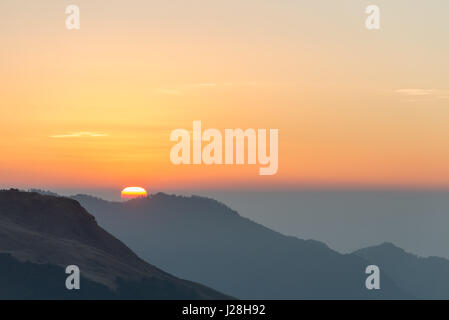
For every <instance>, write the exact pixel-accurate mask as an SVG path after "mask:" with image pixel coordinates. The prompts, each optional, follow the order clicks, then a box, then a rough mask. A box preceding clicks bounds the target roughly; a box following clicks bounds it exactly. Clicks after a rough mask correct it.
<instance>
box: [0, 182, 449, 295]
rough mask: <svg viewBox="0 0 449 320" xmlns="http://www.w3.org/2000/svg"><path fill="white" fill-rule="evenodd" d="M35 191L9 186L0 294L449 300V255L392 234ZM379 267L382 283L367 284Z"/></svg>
mask: <svg viewBox="0 0 449 320" xmlns="http://www.w3.org/2000/svg"><path fill="white" fill-rule="evenodd" d="M38 192H39V193H38ZM38 192H21V191H18V190H8V191H0V299H11V298H15V299H28V298H29V299H54V298H57V299H227V298H230V296H233V297H237V298H242V299H448V298H449V277H448V275H449V260H446V259H443V258H437V257H429V258H422V257H418V256H416V255H413V254H410V253H407V252H405V251H404V250H402V249H400V248H398V247H396V246H394V245H393V244H391V243H384V244H381V245H378V246H373V247H369V248H365V249H361V250H357V251H355V252H353V253H351V254H340V253H338V252H336V251H334V250H332V249H330V248H329V247H328V246H326V245H325V244H323V243H321V242H318V241H313V240H301V239H298V238H295V237H288V236H284V235H282V234H280V233H278V232H275V231H273V230H270V229H268V228H266V227H264V226H262V225H260V224H257V223H255V222H253V221H251V220H248V219H246V218H244V217H241V216H240V215H239V214H238V213H237V212H235V211H233V210H232V209H230V208H228V207H227V206H225V205H223V204H222V203H220V202H217V201H215V200H212V199H208V198H202V197H196V196H192V197H181V196H174V195H167V194H163V193H158V194H155V195H152V196H150V197H148V198H139V199H134V200H129V201H126V202H109V201H105V200H102V199H99V198H95V197H92V196H88V195H77V196H73V197H72V199H70V198H66V197H60V196H58V195H56V194H53V193H48V192H43V191H38ZM75 200H76V201H75ZM86 209H87V210H88V211H89V212H90V213H92V214H93V215H94V216H95V218H94V216H92V215H91V214H90V213H88V212H87V211H86ZM97 221H98V223H99V224H100V225H101V226H102V227H104V228H106V230H108V231H110V232H111V233H112V234H114V236H116V237H118V238H119V239H121V240H122V241H124V243H126V245H128V246H130V247H131V248H132V249H133V250H134V251H135V252H136V253H137V254H138V255H139V256H141V257H143V258H144V259H145V260H146V261H149V262H151V263H152V264H151V265H150V264H148V263H146V262H144V261H143V260H141V259H140V258H139V257H138V256H137V255H136V254H134V253H133V252H132V251H131V250H130V249H129V248H128V247H127V246H126V245H125V244H123V243H122V242H120V241H119V240H117V239H116V238H114V236H112V235H110V234H109V233H107V232H106V231H105V230H103V229H102V228H101V227H99V226H98V224H97ZM69 264H75V265H78V266H79V267H80V269H81V270H82V277H83V278H82V290H80V291H69V290H66V289H65V286H64V284H65V278H66V276H67V275H66V274H65V273H64V267H65V266H67V265H69ZM372 264H374V265H377V266H379V267H380V270H381V289H380V290H367V289H366V288H365V279H366V277H367V275H366V274H365V268H366V266H368V265H372ZM153 265H156V266H157V267H159V268H162V269H163V270H165V271H167V272H169V273H171V274H174V275H176V276H177V277H180V278H185V279H189V280H191V281H195V282H198V283H202V284H205V285H207V286H209V287H211V288H214V289H216V290H219V291H221V292H224V293H225V294H227V295H225V294H221V293H219V292H217V291H215V290H214V289H209V288H208V287H205V286H203V285H200V284H197V283H195V282H190V281H186V280H181V279H179V278H177V277H174V276H171V275H170V274H168V273H166V272H164V271H161V269H158V268H157V267H154V266H153ZM228 295H229V296H228Z"/></svg>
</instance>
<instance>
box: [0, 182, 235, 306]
mask: <svg viewBox="0 0 449 320" xmlns="http://www.w3.org/2000/svg"><path fill="white" fill-rule="evenodd" d="M0 253H1V254H2V255H1V257H2V259H3V260H5V265H6V264H9V265H15V264H17V263H19V265H17V266H16V268H12V267H11V268H10V269H11V270H12V269H14V270H17V269H20V268H22V269H23V270H25V271H26V272H31V273H36V272H37V273H38V274H40V276H42V278H45V279H49V277H50V271H49V269H48V268H50V269H52V270H53V272H54V273H55V275H54V277H56V278H58V279H59V278H63V279H65V277H66V276H67V275H65V273H64V272H63V271H64V268H65V266H67V265H72V264H74V265H77V266H78V267H79V268H80V270H81V275H82V276H83V277H85V278H86V279H88V282H86V283H88V285H89V286H93V285H94V283H96V285H97V287H98V296H89V297H91V298H111V296H114V297H117V298H119V297H127V298H139V299H145V298H150V299H222V298H227V296H224V295H222V294H220V293H218V292H216V291H214V290H212V289H209V288H207V287H204V286H202V285H199V284H196V283H192V282H189V281H185V280H181V279H178V278H175V277H173V276H171V275H169V274H168V273H165V272H163V271H161V270H159V269H158V268H156V267H154V266H152V265H150V264H148V263H146V262H145V261H143V260H141V259H140V258H139V257H138V256H137V255H136V254H134V253H133V252H132V251H131V250H130V249H129V248H128V247H126V246H125V245H124V244H123V243H122V242H120V241H119V240H117V239H116V238H114V237H113V236H111V235H110V234H109V233H107V232H106V231H104V230H103V229H102V228H100V227H99V226H98V224H97V222H96V220H95V218H94V217H93V216H92V215H90V214H89V213H88V212H87V211H86V210H85V209H84V208H83V207H81V205H80V204H79V203H78V202H77V201H75V200H72V199H68V198H63V197H55V196H46V195H41V194H38V193H29V192H21V191H18V190H8V191H6V190H3V191H0ZM11 259H13V261H11ZM55 267H57V268H56V269H55ZM55 270H59V271H55ZM10 274H11V272H9V273H8V272H6V273H5V272H3V273H1V275H0V277H2V278H0V283H1V282H7V283H15V284H16V286H15V287H14V286H12V287H11V288H10V289H11V290H12V289H14V288H20V287H21V286H23V287H26V283H21V280H20V279H9V277H10ZM15 274H16V276H19V275H20V274H17V273H15ZM61 274H62V275H63V276H61ZM33 279H34V278H33ZM50 282H51V281H50ZM64 284H65V281H63V282H61V287H62V288H64ZM35 289H36V288H30V290H35ZM64 290H65V289H64ZM7 291H8V290H7V289H5V287H4V286H3V287H2V286H0V296H2V295H5V294H6V295H7ZM81 291H83V289H81ZM36 292H39V290H36ZM43 292H45V294H47V295H49V296H51V295H53V296H54V295H56V296H58V295H57V292H54V291H51V290H50V291H48V292H47V291H45V290H44V291H43ZM132 292H140V293H139V294H138V295H134V296H133V294H132ZM23 294H24V295H25V296H24V298H25V297H26V292H24V293H23ZM63 297H65V295H63V296H61V298H63ZM34 298H40V296H39V295H38V296H35V297H34Z"/></svg>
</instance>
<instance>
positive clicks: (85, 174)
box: [0, 0, 449, 189]
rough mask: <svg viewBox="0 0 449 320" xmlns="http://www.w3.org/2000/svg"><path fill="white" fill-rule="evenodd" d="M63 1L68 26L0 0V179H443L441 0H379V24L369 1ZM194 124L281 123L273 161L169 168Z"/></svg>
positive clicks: (284, 183) (46, 7)
mask: <svg viewBox="0 0 449 320" xmlns="http://www.w3.org/2000/svg"><path fill="white" fill-rule="evenodd" d="M73 2H74V4H78V5H79V6H80V9H81V29H80V30H78V31H68V30H67V29H65V25H64V20H65V14H64V8H65V7H64V6H65V2H64V3H62V2H61V1H56V0H55V1H42V2H39V3H37V2H36V3H31V2H25V1H12V0H5V1H2V2H1V3H0V37H1V40H2V46H1V47H0V148H1V150H2V157H1V158H0V185H1V186H18V187H34V186H36V187H41V186H43V187H45V186H48V187H52V186H86V187H122V186H126V185H144V186H154V187H155V188H176V189H180V188H183V187H185V188H187V187H195V186H197V187H198V186H201V187H207V188H220V187H230V186H235V185H238V186H239V187H244V186H247V187H261V188H272V187H287V188H289V187H294V186H297V185H304V184H311V185H339V184H345V185H347V184H355V185H374V186H377V185H388V186H390V185H398V186H424V187H447V186H449V130H447V127H448V126H447V124H448V119H449V80H448V74H449V63H448V59H447V57H448V56H449V43H448V42H447V41H446V39H447V32H448V30H449V22H448V20H447V19H446V16H445V14H444V12H446V13H447V12H449V4H448V3H446V2H438V1H433V2H432V1H429V2H422V1H402V0H398V1H395V2H394V3H391V1H390V2H389V1H378V3H379V5H380V7H381V10H382V11H381V12H382V24H381V30H379V31H374V32H373V31H368V30H366V29H365V28H364V18H365V14H364V7H365V6H366V5H367V4H368V3H365V2H364V1H361V2H360V3H357V4H355V3H356V2H354V1H342V2H338V3H337V2H336V1H323V2H320V3H321V4H312V3H313V2H311V1H310V2H309V1H307V2H306V1H304V2H299V3H295V4H293V3H291V1H273V2H272V3H271V4H270V3H269V2H268V3H267V2H264V3H263V4H262V3H261V2H260V1H252V0H247V1H226V2H213V3H212V2H210V3H209V2H208V3H205V2H204V1H202V2H201V1H192V2H189V5H187V3H186V2H185V1H170V2H169V3H165V2H162V1H159V3H158V4H156V2H155V3H153V4H152V3H149V2H147V1H137V0H133V1H128V2H126V5H125V2H121V3H122V4H120V2H110V3H109V4H108V5H105V4H104V2H102V1H85V0H78V1H73ZM307 3H308V4H307ZM324 3H326V4H324ZM441 6H443V7H445V8H446V10H442V8H441ZM404 8H405V9H406V10H405V9H404ZM419 15H423V17H422V18H420V16H419ZM431 17H432V18H431ZM443 39H444V41H443ZM193 120H201V121H202V123H203V127H204V128H205V129H206V128H217V129H220V130H224V129H225V128H239V127H240V128H243V129H246V128H255V129H257V128H266V129H270V128H275V129H279V170H278V173H277V174H276V175H274V176H265V177H262V176H259V175H258V168H259V166H258V165H256V166H248V165H245V166H204V165H202V166H193V165H191V166H174V165H173V164H172V163H171V162H170V159H169V152H170V148H171V147H172V146H173V145H174V143H173V142H170V141H169V135H170V132H171V131H172V130H174V129H177V128H185V129H187V130H191V129H192V121H193Z"/></svg>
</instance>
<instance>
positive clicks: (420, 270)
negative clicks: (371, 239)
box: [354, 243, 449, 299]
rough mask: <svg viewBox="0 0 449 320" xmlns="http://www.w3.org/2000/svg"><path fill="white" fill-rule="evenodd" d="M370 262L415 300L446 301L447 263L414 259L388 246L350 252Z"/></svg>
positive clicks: (448, 278) (448, 267) (448, 268)
mask: <svg viewBox="0 0 449 320" xmlns="http://www.w3.org/2000/svg"><path fill="white" fill-rule="evenodd" d="M354 254H355V255H357V256H359V257H362V258H364V259H367V260H369V261H372V262H373V263H374V262H375V264H376V265H377V266H379V268H381V270H383V271H384V272H385V273H386V274H387V275H388V276H389V277H391V278H393V279H394V280H395V282H396V284H397V285H398V286H399V287H400V288H401V289H403V290H405V291H407V292H409V293H410V294H412V295H413V296H415V297H416V298H418V299H448V298H449V260H447V259H444V258H439V257H428V258H423V257H418V256H416V255H414V254H411V253H408V252H405V251H404V250H403V249H401V248H398V247H396V246H395V245H393V244H391V243H383V244H381V245H378V246H373V247H369V248H365V249H361V250H357V251H355V252H354Z"/></svg>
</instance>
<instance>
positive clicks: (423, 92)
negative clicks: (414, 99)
mask: <svg viewBox="0 0 449 320" xmlns="http://www.w3.org/2000/svg"><path fill="white" fill-rule="evenodd" d="M437 91H438V90H434V89H398V90H394V92H396V93H399V94H403V95H407V96H429V95H434V94H435V93H436V92H437Z"/></svg>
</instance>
